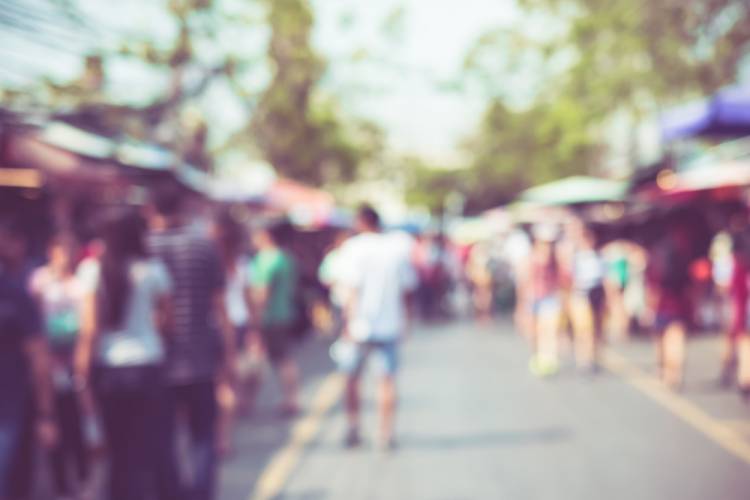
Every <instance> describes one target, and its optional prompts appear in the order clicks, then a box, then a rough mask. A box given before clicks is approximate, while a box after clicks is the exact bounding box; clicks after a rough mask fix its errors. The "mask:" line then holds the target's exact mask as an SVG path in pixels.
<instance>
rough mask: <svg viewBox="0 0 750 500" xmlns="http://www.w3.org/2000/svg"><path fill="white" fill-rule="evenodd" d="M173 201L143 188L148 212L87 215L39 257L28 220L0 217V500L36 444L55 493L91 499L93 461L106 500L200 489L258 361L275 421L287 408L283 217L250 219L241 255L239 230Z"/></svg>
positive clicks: (196, 494) (170, 189) (212, 478)
mask: <svg viewBox="0 0 750 500" xmlns="http://www.w3.org/2000/svg"><path fill="white" fill-rule="evenodd" d="M184 201H185V193H184V192H183V191H182V188H180V187H179V186H177V185H176V184H173V183H165V184H164V185H161V186H157V188H155V189H154V196H153V202H152V203H151V204H150V205H149V206H148V207H139V208H134V207H117V208H111V209H108V210H106V211H105V212H104V213H103V214H101V217H100V219H101V220H99V221H98V223H97V227H98V230H97V231H96V235H95V237H94V238H93V239H91V240H90V241H87V242H81V241H78V240H77V239H76V237H75V236H74V235H73V234H71V233H66V232H61V233H59V234H56V235H54V236H53V237H51V238H50V240H49V242H48V245H47V255H46V259H44V262H43V263H42V264H41V265H35V263H34V262H32V261H31V259H29V258H28V256H29V251H28V250H29V249H28V241H27V238H26V235H27V228H25V227H23V226H22V225H20V224H19V223H18V221H17V220H16V219H14V218H12V217H9V218H3V220H2V221H0V222H1V223H0V233H1V234H0V239H1V240H2V242H3V244H2V245H0V249H1V255H0V262H2V264H1V266H0V345H1V348H0V399H2V402H3V403H2V405H0V498H1V499H3V500H21V499H28V498H31V497H32V493H33V490H34V488H35V484H36V481H35V474H36V472H37V471H38V470H39V465H38V464H36V463H35V458H36V457H37V456H38V453H37V452H36V451H35V450H36V449H37V447H38V446H39V445H41V448H43V449H44V453H43V454H42V456H45V455H46V456H47V457H48V460H46V461H48V463H50V464H51V469H52V472H53V483H54V484H53V485H52V486H53V489H54V491H55V495H56V498H61V499H62V498H85V497H86V496H87V495H88V496H89V497H90V496H91V495H93V494H94V492H93V490H92V488H94V483H95V481H93V480H92V476H93V475H94V474H93V471H94V470H96V469H101V467H96V466H95V465H97V464H100V463H102V462H104V463H106V464H107V467H106V470H107V475H108V480H107V490H108V498H110V499H111V500H136V499H146V498H162V499H175V500H177V499H179V500H182V499H196V500H197V499H210V498H214V493H215V491H216V478H217V464H218V461H219V459H220V457H221V455H222V454H226V453H230V452H231V443H232V438H231V432H232V425H233V422H234V419H235V415H236V414H237V412H238V411H245V412H249V411H251V409H252V406H253V403H254V399H255V396H256V394H257V392H258V391H257V389H258V385H259V383H260V374H261V373H262V372H261V371H259V370H257V369H255V368H254V367H253V365H254V364H257V363H258V360H260V361H261V362H262V361H263V360H265V359H267V360H268V362H269V363H270V364H271V365H272V366H273V367H274V368H275V369H276V371H277V372H278V375H279V378H280V380H281V385H282V387H283V394H282V402H281V404H280V407H279V414H280V415H281V416H285V417H287V416H294V415H296V414H297V412H298V411H299V410H300V407H299V401H298V395H297V387H298V381H297V378H298V374H297V367H296V364H295V362H294V360H293V357H292V352H291V344H292V341H293V337H294V329H295V328H296V327H297V325H298V324H299V320H298V316H299V315H300V313H299V311H298V309H299V306H298V303H297V297H296V293H297V291H296V288H297V271H296V268H295V260H294V258H293V257H292V256H291V254H290V253H289V252H287V251H286V250H284V247H283V240H284V238H285V237H286V236H287V235H288V233H289V227H288V223H286V222H284V221H282V220H267V221H265V222H264V223H262V224H259V225H257V226H256V227H254V228H253V230H252V243H253V247H254V250H255V251H254V252H253V254H252V256H250V254H249V253H248V251H247V250H248V249H249V247H250V244H249V241H248V240H249V238H247V237H246V236H247V232H248V231H247V228H245V227H244V226H243V225H242V224H240V223H239V222H237V221H236V220H235V219H234V218H233V217H231V216H230V215H229V214H227V213H222V214H220V215H219V216H218V217H217V218H216V220H214V221H211V222H210V223H209V224H206V223H205V222H206V221H205V220H194V219H192V218H191V217H188V216H187V212H186V211H185V210H184V208H185V206H184ZM182 432H184V433H185V434H186V435H187V436H188V437H189V442H190V445H189V447H188V452H187V453H184V452H183V453H181V454H180V453H178V451H177V448H178V442H179V441H181V438H179V437H178V436H179V435H180V433H182ZM104 450H106V451H104ZM103 454H104V455H106V460H102V455H103ZM186 468H187V469H188V470H189V473H188V474H186V475H185V476H186V477H183V474H182V472H183V471H184V470H185V469H186Z"/></svg>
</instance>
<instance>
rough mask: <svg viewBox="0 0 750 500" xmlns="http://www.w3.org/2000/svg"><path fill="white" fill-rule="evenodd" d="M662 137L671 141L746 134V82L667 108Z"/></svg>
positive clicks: (749, 116)
mask: <svg viewBox="0 0 750 500" xmlns="http://www.w3.org/2000/svg"><path fill="white" fill-rule="evenodd" d="M661 131H662V137H663V138H664V140H665V141H667V142H669V141H673V140H675V139H682V138H686V137H695V136H735V137H736V136H745V135H750V86H748V85H745V86H736V87H727V88H724V89H722V90H720V91H719V92H717V93H716V94H715V95H714V96H713V97H711V98H710V99H705V100H702V101H696V102H693V103H690V104H687V105H684V106H680V107H677V108H674V109H672V110H669V111H667V112H666V113H664V114H663V115H662V117H661Z"/></svg>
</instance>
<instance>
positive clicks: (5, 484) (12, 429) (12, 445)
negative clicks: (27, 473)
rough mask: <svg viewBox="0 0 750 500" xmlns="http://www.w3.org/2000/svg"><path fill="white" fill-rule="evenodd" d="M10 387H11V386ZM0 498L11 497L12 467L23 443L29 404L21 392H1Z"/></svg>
mask: <svg viewBox="0 0 750 500" xmlns="http://www.w3.org/2000/svg"><path fill="white" fill-rule="evenodd" d="M9 389H10V388H9ZM0 401H2V402H3V405H0V498H3V499H4V498H11V491H10V482H11V477H12V476H11V469H12V465H13V461H14V458H15V455H16V453H18V450H19V446H20V443H21V434H22V432H23V425H24V422H25V421H26V420H28V415H27V414H26V410H27V409H28V406H27V404H26V401H25V398H24V397H22V395H21V394H16V393H15V392H14V391H10V394H8V393H5V392H0Z"/></svg>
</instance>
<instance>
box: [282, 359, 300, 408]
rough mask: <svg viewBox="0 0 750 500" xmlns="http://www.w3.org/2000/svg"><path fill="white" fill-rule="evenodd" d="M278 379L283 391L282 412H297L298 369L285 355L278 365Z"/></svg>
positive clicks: (292, 360)
mask: <svg viewBox="0 0 750 500" xmlns="http://www.w3.org/2000/svg"><path fill="white" fill-rule="evenodd" d="M277 369H278V372H279V378H280V379H281V385H282V387H283V390H284V404H283V409H284V411H287V412H290V413H296V412H297V411H299V369H298V368H297V363H296V362H295V361H294V359H292V357H291V356H290V355H288V354H287V356H286V357H284V359H282V360H281V361H279V363H278V368H277Z"/></svg>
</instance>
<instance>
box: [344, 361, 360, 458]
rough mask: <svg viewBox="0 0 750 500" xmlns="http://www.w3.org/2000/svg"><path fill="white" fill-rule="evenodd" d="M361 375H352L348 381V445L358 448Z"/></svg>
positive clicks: (346, 401) (348, 377)
mask: <svg viewBox="0 0 750 500" xmlns="http://www.w3.org/2000/svg"><path fill="white" fill-rule="evenodd" d="M359 380H360V376H359V373H351V374H349V375H348V376H347V379H346V393H345V404H346V420H347V424H348V429H349V430H348V433H347V437H346V444H347V445H348V446H356V445H358V444H359V440H360V437H359V403H360V398H359Z"/></svg>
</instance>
